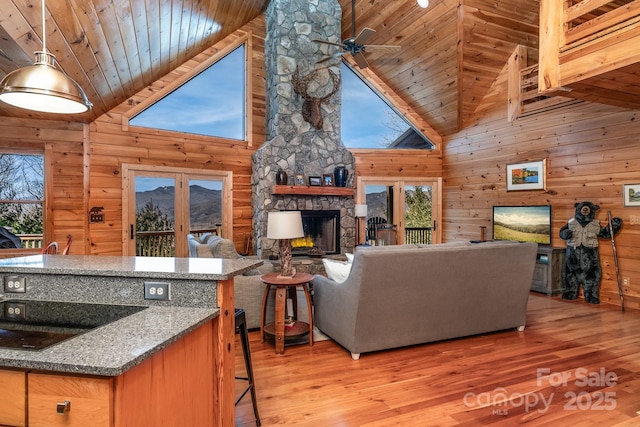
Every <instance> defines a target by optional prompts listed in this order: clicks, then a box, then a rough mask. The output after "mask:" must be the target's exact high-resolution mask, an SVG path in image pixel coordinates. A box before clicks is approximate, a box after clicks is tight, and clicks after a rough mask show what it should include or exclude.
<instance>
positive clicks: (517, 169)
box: [507, 159, 547, 191]
mask: <svg viewBox="0 0 640 427" xmlns="http://www.w3.org/2000/svg"><path fill="white" fill-rule="evenodd" d="M546 163H547V162H546V159H543V160H538V161H534V162H527V163H514V164H511V165H507V191H519V190H545V189H546Z"/></svg>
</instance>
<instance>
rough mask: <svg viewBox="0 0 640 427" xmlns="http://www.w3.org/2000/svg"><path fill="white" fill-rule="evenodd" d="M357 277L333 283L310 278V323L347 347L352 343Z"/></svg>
mask: <svg viewBox="0 0 640 427" xmlns="http://www.w3.org/2000/svg"><path fill="white" fill-rule="evenodd" d="M357 280H358V279H353V277H351V278H350V279H347V280H346V281H345V282H342V283H338V282H334V281H333V280H331V279H328V278H327V277H324V276H320V275H315V276H314V277H313V281H312V283H313V305H314V316H313V317H314V324H315V325H316V326H317V327H318V329H320V330H321V331H323V332H324V333H326V334H327V335H329V336H330V337H331V338H333V339H334V340H335V341H337V342H338V343H340V344H342V345H343V346H345V347H347V348H349V344H350V343H352V342H353V338H354V332H355V328H356V325H355V322H356V314H357V313H356V309H357V307H358V298H359V295H358V289H359V286H358V283H356V281H357Z"/></svg>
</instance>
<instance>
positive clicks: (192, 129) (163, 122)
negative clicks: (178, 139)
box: [130, 45, 246, 140]
mask: <svg viewBox="0 0 640 427" xmlns="http://www.w3.org/2000/svg"><path fill="white" fill-rule="evenodd" d="M244 57H245V53H244V45H241V46H239V47H238V48H236V49H235V50H234V51H232V52H230V53H229V54H228V55H227V56H225V57H224V58H222V59H221V60H219V61H218V62H216V63H215V64H214V65H213V66H210V67H209V68H207V69H206V70H204V71H203V72H201V73H200V74H198V76H196V77H194V78H192V79H191V80H189V81H188V82H187V83H185V84H183V85H182V86H180V87H179V88H177V89H176V90H174V91H173V92H172V93H170V94H168V95H167V96H165V97H164V98H163V99H161V100H160V101H158V102H156V103H155V104H153V105H152V106H151V107H149V108H147V109H146V110H144V111H142V112H141V113H140V114H138V115H137V116H135V117H134V118H132V119H131V120H130V124H132V125H134V126H143V127H148V128H155V129H164V130H173V131H178V132H188V133H194V134H199V135H210V136H221V137H224V138H231V139H239V140H242V139H245V132H244V116H245V114H244V105H245V103H244V102H243V99H244V92H245V87H246V86H245V83H244V82H245V76H244V69H245V67H244V66H243V65H244V62H245V61H244Z"/></svg>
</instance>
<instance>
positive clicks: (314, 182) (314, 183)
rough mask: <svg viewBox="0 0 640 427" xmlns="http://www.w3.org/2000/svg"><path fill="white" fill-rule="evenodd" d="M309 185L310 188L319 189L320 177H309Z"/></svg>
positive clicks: (320, 184)
mask: <svg viewBox="0 0 640 427" xmlns="http://www.w3.org/2000/svg"><path fill="white" fill-rule="evenodd" d="M309 185H310V186H311V187H320V186H322V177H320V176H310V177H309Z"/></svg>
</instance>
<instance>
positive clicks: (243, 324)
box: [235, 308, 260, 426]
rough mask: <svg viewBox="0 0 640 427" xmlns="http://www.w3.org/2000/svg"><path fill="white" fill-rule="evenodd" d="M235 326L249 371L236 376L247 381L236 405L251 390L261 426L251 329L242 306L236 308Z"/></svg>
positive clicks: (257, 420) (245, 364)
mask: <svg viewBox="0 0 640 427" xmlns="http://www.w3.org/2000/svg"><path fill="white" fill-rule="evenodd" d="M235 326H236V331H238V332H239V333H240V342H241V343H242V355H243V356H244V366H245V368H246V371H247V376H246V377H236V379H237V380H244V381H247V388H245V389H244V391H243V392H242V394H241V395H240V396H239V397H238V398H237V399H236V403H235V404H236V406H237V405H238V402H240V400H242V398H243V397H244V395H245V394H247V392H249V391H250V392H251V402H252V403H253V413H254V414H255V416H256V425H257V426H260V416H259V415H258V401H257V400H256V388H255V384H254V382H253V368H252V366H251V350H250V349H249V331H248V329H247V320H246V316H245V314H244V310H243V309H241V308H236V309H235Z"/></svg>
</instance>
